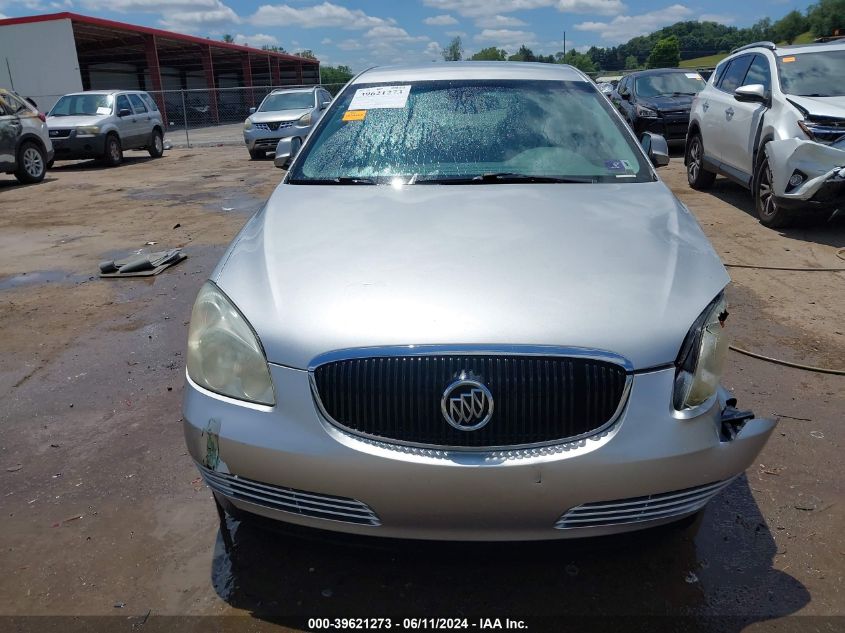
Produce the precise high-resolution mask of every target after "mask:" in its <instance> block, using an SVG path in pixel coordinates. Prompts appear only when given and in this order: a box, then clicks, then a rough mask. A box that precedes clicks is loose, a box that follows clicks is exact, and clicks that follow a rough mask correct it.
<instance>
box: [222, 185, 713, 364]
mask: <svg viewBox="0 0 845 633" xmlns="http://www.w3.org/2000/svg"><path fill="white" fill-rule="evenodd" d="M212 279H214V280H215V281H216V282H217V283H218V284H219V286H220V287H221V288H222V289H223V291H224V292H225V293H227V294H228V296H229V297H230V298H231V299H232V300H233V301H234V302H235V304H236V305H237V306H238V307H239V308H240V310H241V311H242V312H243V314H244V315H245V316H246V317H247V319H248V320H249V321H250V323H252V325H253V327H254V328H255V330H256V332H258V334H259V336H260V338H261V341H262V343H263V345H264V348H265V351H266V354H267V358H268V360H269V361H270V362H273V363H278V364H283V365H287V366H291V367H295V368H307V367H308V366H309V362H310V361H311V360H312V359H314V357H315V356H317V355H319V354H322V353H325V352H328V351H334V350H339V349H347V348H354V347H372V346H383V345H384V346H390V345H394V346H395V345H412V344H417V345H419V344H443V345H460V344H473V345H481V344H483V345H492V346H496V345H513V344H526V345H556V346H574V347H583V348H592V349H600V350H605V351H610V352H614V353H616V354H620V355H622V356H624V357H626V358H627V359H628V360H629V361H630V362H631V363H632V364H633V365H634V367H636V368H647V367H654V366H658V365H662V364H667V363H671V362H673V361H674V360H675V358H676V356H677V354H678V350H679V348H680V345H681V342H682V340H683V338H684V336H685V335H686V333H687V331H688V330H689V328H690V326H691V325H692V323H693V321H694V320H695V319H696V318H697V317H698V316H699V314H700V313H701V311H702V310H703V309H704V308H705V307H706V306H707V304H708V303H709V302H710V301H711V300H712V299H713V297H715V296H716V295H717V294H718V293H719V291H721V290H722V288H724V286H725V285H726V284H727V283H728V281H729V278H728V275H727V273H726V272H725V269H724V267H723V266H722V264H721V262H720V261H719V258H718V256H717V255H716V253H715V252H714V251H713V248H712V247H711V245H710V243H709V242H708V241H707V238H706V237H705V236H704V234H703V233H702V231H701V229H700V227H699V226H698V223H697V222H696V220H695V219H694V218H693V216H692V215H691V214H690V212H689V211H688V210H687V209H686V207H684V206H683V205H681V204H680V202H678V201H677V199H676V198H675V197H674V196H673V195H672V194H671V193H670V192H669V190H668V189H667V188H666V186H665V185H664V184H663V183H661V182H653V183H627V184H597V185H587V184H571V185H569V184H565V185H557V184H550V185H537V184H532V185H527V184H514V185H510V184H507V185H466V186H461V185H414V186H405V187H401V188H393V187H390V186H367V185H360V186H342V185H337V186H332V185H328V186H321V185H288V184H282V185H280V186H279V187H278V188H277V189H276V191H275V193H274V194H273V196H272V197H271V198H270V200H269V201H268V203H267V205H266V207H265V208H264V209H263V210H262V211H261V212H259V213H258V214H257V215H256V216H254V217H253V218H252V220H250V222H248V223H247V225H246V226H245V227H244V229H243V231H242V232H241V234H240V235H239V237H238V238H236V240H235V242H233V244H232V245H231V246H230V248H229V251H227V254H226V256H224V258H223V260H221V263H220V265H219V266H218V269H217V270H216V271H215V273H214V275H213V276H212Z"/></svg>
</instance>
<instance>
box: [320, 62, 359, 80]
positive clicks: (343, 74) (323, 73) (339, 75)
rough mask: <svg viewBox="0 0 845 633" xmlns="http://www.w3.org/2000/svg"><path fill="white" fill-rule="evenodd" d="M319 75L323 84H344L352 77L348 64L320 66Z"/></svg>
mask: <svg viewBox="0 0 845 633" xmlns="http://www.w3.org/2000/svg"><path fill="white" fill-rule="evenodd" d="M320 77H321V79H322V82H323V83H324V84H345V83H346V82H347V81H349V80H350V79H352V70H351V69H350V68H349V66H320Z"/></svg>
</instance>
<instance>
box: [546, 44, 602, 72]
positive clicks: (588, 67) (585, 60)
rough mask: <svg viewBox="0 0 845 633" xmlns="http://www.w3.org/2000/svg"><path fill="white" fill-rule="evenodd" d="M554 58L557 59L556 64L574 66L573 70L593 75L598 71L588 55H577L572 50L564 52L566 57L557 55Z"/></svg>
mask: <svg viewBox="0 0 845 633" xmlns="http://www.w3.org/2000/svg"><path fill="white" fill-rule="evenodd" d="M555 57H556V58H557V62H558V63H559V64H569V65H570V66H575V68H577V69H578V70H580V71H583V72H585V73H594V72H596V71H597V70H598V68H596V65H595V64H594V63H593V60H592V59H590V56H589V55H587V54H586V53H579V52H578V51H576V50H574V49H573V50H568V51H566V55H564V54H562V53H558V54H557V55H556V56H555Z"/></svg>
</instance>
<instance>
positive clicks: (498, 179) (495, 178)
mask: <svg viewBox="0 0 845 633" xmlns="http://www.w3.org/2000/svg"><path fill="white" fill-rule="evenodd" d="M523 182H527V183H532V182H533V183H594V182H596V180H595V178H579V177H577V176H570V177H565V176H532V175H531V174H515V173H512V172H496V173H488V174H481V175H479V176H473V177H471V178H438V177H432V178H416V179H414V184H417V185H467V184H469V185H478V184H497V183H498V184H508V183H523ZM409 184H410V183H409Z"/></svg>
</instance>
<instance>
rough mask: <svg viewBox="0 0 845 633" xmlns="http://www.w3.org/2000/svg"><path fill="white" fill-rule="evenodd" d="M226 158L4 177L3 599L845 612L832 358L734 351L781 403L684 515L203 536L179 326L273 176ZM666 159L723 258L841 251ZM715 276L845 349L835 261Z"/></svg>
mask: <svg viewBox="0 0 845 633" xmlns="http://www.w3.org/2000/svg"><path fill="white" fill-rule="evenodd" d="M230 154H231V152H229V151H227V150H226V149H211V148H210V149H205V150H202V151H201V152H190V151H187V150H185V151H176V150H174V151H172V152H168V153H167V154H166V157H165V158H164V159H162V160H161V161H158V162H157V161H152V160H143V159H139V160H137V161H134V162H130V163H129V164H127V165H125V166H124V167H121V168H119V169H117V170H102V169H96V168H93V167H85V168H84V169H78V168H75V167H73V166H70V168H69V169H66V170H65V169H57V170H55V171H54V172H51V174H52V175H53V176H54V177H55V180H54V181H52V182H49V183H46V184H44V185H42V186H41V187H39V188H38V190H37V193H38V196H37V197H36V196H34V195H33V192H34V191H35V190H34V189H33V188H32V187H13V186H10V187H0V204H2V205H3V206H4V207H7V203H8V204H12V205H13V206H15V208H16V209H18V212H17V213H16V214H15V215H14V216H9V215H5V216H4V217H3V218H2V219H0V236H2V237H0V244H2V245H3V246H5V247H7V248H4V249H2V250H1V251H0V333H2V337H3V338H2V340H3V341H4V342H3V358H4V363H3V364H2V366H0V429H2V437H1V438H0V480H2V496H0V516H2V517H3V523H2V528H0V544H2V548H0V566H2V569H3V570H4V574H3V575H2V576H0V615H6V616H8V615H27V614H30V615H31V614H47V615H62V616H83V615H85V616H94V615H98V616H115V617H116V619H115V620H108V622H110V623H114V622H117V621H118V620H119V621H120V622H121V623H123V624H125V625H126V626H135V627H136V628H137V626H139V625H140V626H143V629H142V630H159V629H160V630H205V629H206V627H205V625H206V624H207V623H208V622H207V621H205V620H173V619H166V616H202V615H246V614H252V615H254V616H255V617H256V618H257V620H252V619H250V620H241V619H238V620H236V622H237V623H239V624H237V625H236V626H241V624H243V622H250V623H253V624H258V625H262V626H263V624H266V625H267V626H270V625H271V624H273V623H279V622H280V623H282V624H284V625H286V626H288V627H289V628H304V625H303V624H302V622H303V621H302V620H297V621H292V620H290V618H291V617H294V616H296V617H305V618H307V617H313V616H320V617H329V618H331V617H335V616H337V617H354V616H368V617H396V618H402V617H404V616H410V615H414V616H418V617H419V616H439V617H462V616H464V617H473V618H480V617H490V618H495V617H501V618H504V617H510V618H519V617H534V618H538V619H536V620H534V621H533V622H534V623H535V626H534V628H533V630H564V627H563V623H566V622H568V623H569V624H570V625H571V624H572V623H575V624H579V623H582V622H583V620H582V619H583V618H587V620H586V622H588V623H591V624H595V621H593V620H590V619H589V618H591V617H592V616H595V615H597V614H602V615H608V616H618V617H619V618H620V619H618V620H611V621H603V622H605V623H608V622H610V623H611V624H613V625H615V626H617V628H618V630H622V628H624V627H625V625H626V624H631V623H632V622H633V621H634V620H632V619H631V618H633V617H654V618H657V619H655V620H643V622H646V623H648V624H649V626H650V627H651V628H650V630H670V627H669V624H674V623H680V624H681V625H682V628H680V629H676V630H690V631H705V630H706V631H740V630H748V631H757V630H779V631H787V630H807V629H808V628H810V629H814V630H822V631H828V630H830V631H833V630H841V629H842V628H845V618H843V616H845V601H843V599H842V595H843V575H845V530H843V527H845V495H843V488H845V482H843V477H842V475H843V463H842V459H841V454H842V448H843V438H845V432H843V426H842V421H843V415H842V411H843V410H845V395H843V392H845V389H844V388H845V379H843V378H841V377H837V376H823V375H820V374H813V373H809V372H802V371H799V370H793V369H788V368H784V367H779V366H776V365H771V364H768V363H763V362H760V361H757V360H754V359H751V358H747V357H743V356H739V355H731V356H730V357H729V366H728V370H727V373H726V377H725V381H724V382H725V384H726V385H727V386H728V387H729V388H731V389H732V390H734V391H735V393H736V395H737V396H738V398H739V405H740V407H742V408H752V409H754V410H755V411H756V412H757V413H758V415H763V416H769V417H772V416H774V417H778V418H780V424H779V426H778V428H777V429H776V431H775V433H774V434H773V436H772V438H771V440H770V442H769V444H768V445H767V447H766V449H765V450H764V452H763V453H762V454H761V456H760V458H759V460H758V463H756V464H755V465H753V466H752V467H751V468H750V469H749V470H748V472H747V473H746V474H745V476H743V477H741V478H739V479H737V480H736V481H735V482H734V483H733V484H732V485H731V486H730V488H728V489H727V490H726V491H725V492H723V493H722V494H720V495H719V496H718V497H717V498H716V499H715V500H714V501H713V502H712V503H711V504H710V505H709V506H708V507H707V509H706V511H705V512H704V514H703V516H702V517H700V518H699V519H698V520H697V521H696V522H695V523H693V524H692V525H685V526H669V527H666V528H662V529H658V530H653V531H649V532H645V533H641V534H634V535H628V536H624V537H616V538H612V539H610V538H608V539H594V540H588V541H564V542H553V543H531V544H454V543H453V544H437V543H419V542H382V541H375V542H373V541H369V540H362V539H352V540H350V539H339V538H337V537H333V536H331V535H327V534H322V533H315V532H309V533H307V534H302V533H300V532H298V531H296V532H291V531H277V530H276V531H267V530H264V529H260V528H258V527H256V526H253V525H250V524H244V523H241V522H238V521H235V520H233V519H229V520H228V522H227V524H226V526H225V527H224V529H223V530H222V531H221V529H220V525H219V522H218V517H217V514H216V511H215V508H214V505H213V503H212V500H211V494H210V492H209V491H208V489H207V488H206V487H205V486H204V484H203V483H202V482H201V480H200V479H199V476H198V473H197V471H196V469H195V468H194V466H193V464H192V463H191V460H190V458H189V457H188V455H187V452H186V450H185V447H184V441H183V438H182V429H181V422H180V417H181V414H180V398H181V392H182V382H183V379H184V378H183V377H184V347H185V338H186V333H187V321H188V318H189V315H190V307H191V303H192V301H193V298H194V296H195V293H196V291H197V290H198V289H199V287H200V285H201V284H202V282H203V281H204V280H205V279H206V278H207V275H208V274H209V272H210V271H211V269H212V268H213V267H214V265H215V264H216V262H217V259H218V258H219V257H220V255H221V254H222V252H223V250H224V248H225V246H226V244H227V243H228V241H229V240H230V239H231V238H232V237H233V236H234V234H235V233H236V231H237V230H238V229H239V228H240V226H241V225H242V224H243V223H244V222H245V221H246V220H247V219H248V217H249V215H250V214H251V213H252V212H254V211H255V210H256V209H257V208H259V207H260V205H261V203H262V201H263V200H264V199H265V198H266V197H267V195H269V193H270V192H271V191H272V189H273V187H274V186H275V184H276V182H277V181H278V179H279V177H280V175H281V172H279V171H278V170H276V169H274V168H273V167H272V162H269V161H267V162H251V161H248V160H247V159H246V158H245V157H235V156H231V155H230ZM664 172H665V173H663V176H664V178H665V179H666V180H667V182H668V183H669V184H670V185H671V186H673V188H675V190H676V191H678V192H679V193H680V194H681V195H682V199H683V200H684V202H685V203H686V204H687V205H688V206H689V207H690V208H691V210H692V211H693V212H694V213H695V214H696V215H697V217H698V218H699V220H700V222H701V223H702V226H703V228H704V229H705V231H707V232H708V234H710V235H711V238H712V239H713V241H714V244H715V245H716V247H717V249H719V251H720V253H722V254H723V257H724V258H725V259H726V260H728V259H730V258H734V259H740V258H742V260H743V261H745V262H753V261H763V263H766V264H768V265H774V263H775V262H788V263H799V264H800V263H807V264H815V265H821V263H825V262H826V261H827V259H826V258H828V257H829V256H830V252H831V251H834V250H835V249H836V248H839V247H842V246H845V222H843V221H842V220H838V221H836V222H834V223H832V224H831V225H829V226H826V227H820V228H808V229H801V230H796V231H792V232H784V233H777V232H773V231H768V230H767V229H764V228H762V227H760V226H759V225H758V224H757V223H756V221H755V220H754V219H753V218H752V217H750V215H749V214H748V211H747V209H746V208H745V207H744V206H743V205H744V204H746V203H745V202H743V200H744V195H743V193H742V191H741V190H739V188H735V189H734V186H733V185H730V184H721V183H720V184H719V185H717V190H716V192H715V193H710V194H704V193H698V192H692V193H691V192H690V190H688V189H686V187H685V183H684V182H683V171H682V168H681V167H680V166H679V165H678V164H675V163H673V165H670V167H669V168H667V170H664ZM7 208H8V207H7ZM177 224H178V225H179V227H178V228H174V227H176V225H177ZM146 241H155V242H157V244H156V245H155V246H145V243H146ZM167 247H181V248H182V249H183V250H184V251H185V252H186V253H187V254H188V255H189V258H188V259H187V260H186V261H185V262H183V263H181V264H179V265H178V266H175V267H173V268H172V269H170V270H168V271H165V272H164V273H163V274H162V275H160V276H158V277H154V278H149V279H134V280H99V279H89V278H90V277H91V276H92V275H93V274H94V272H95V271H96V266H97V263H98V262H99V261H100V260H101V259H104V258H106V257H105V256H106V255H108V256H109V257H112V256H119V255H122V254H125V253H127V252H132V251H134V250H137V249H142V248H154V249H162V248H167ZM16 253H26V259H22V257H20V256H15V254H16ZM731 272H732V275H733V277H734V284H733V285H732V286H731V288H730V291H729V298H730V303H731V313H732V314H731V320H732V322H733V323H732V327H734V328H735V330H734V336H735V339H736V340H737V341H739V342H741V343H742V345H743V346H744V347H749V348H753V349H755V350H759V351H762V352H763V353H766V354H770V355H773V356H778V357H782V358H790V359H793V360H802V361H805V362H812V363H816V364H822V365H827V366H834V365H836V364H838V365H840V366H841V365H842V364H843V358H845V337H843V336H842V329H841V328H842V325H841V324H842V323H843V322H845V319H843V317H845V308H843V305H845V303H844V302H845V298H843V297H845V295H843V293H842V288H843V280H845V275H843V274H840V273H831V274H812V273H811V274H809V275H810V276H809V277H808V276H807V274H804V276H803V277H800V276H799V277H797V278H796V275H799V274H798V273H795V274H791V275H790V274H780V275H771V274H763V273H760V272H757V271H731ZM24 273H26V274H24ZM24 277H30V279H28V280H27V281H26V282H20V281H12V280H20V279H23V278H24ZM432 511H433V512H436V508H433V509H432ZM224 536H228V537H231V542H230V543H229V544H228V545H227V544H226V539H224ZM116 605H120V606H116ZM666 615H671V616H676V617H680V618H683V619H681V620H666V619H665V618H664V616H666ZM796 615H797V616H800V617H792V618H786V619H783V618H784V617H785V616H796ZM142 620H143V623H142ZM83 621H84V622H88V623H90V622H91V621H90V620H83ZM0 622H3V620H2V619H0ZM7 622H8V620H7ZM57 622H61V624H57V625H56V626H57V627H58V628H62V630H64V631H66V630H72V629H73V626H72V625H73V621H71V622H67V621H57ZM76 622H78V621H76ZM95 622H96V621H95ZM297 622H299V624H297ZM262 623H263V624H262ZM47 624H48V623H45V622H43V621H42V622H41V625H43V626H47ZM22 626H24V627H26V626H29V627H32V626H33V625H32V623H31V621H24V624H23V625H22ZM191 627H193V628H191ZM0 628H2V624H0ZM33 630H35V629H33ZM127 630H128V629H127ZM133 630H134V629H133Z"/></svg>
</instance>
